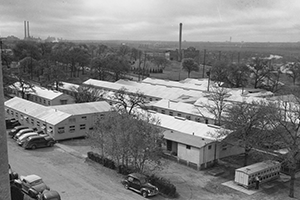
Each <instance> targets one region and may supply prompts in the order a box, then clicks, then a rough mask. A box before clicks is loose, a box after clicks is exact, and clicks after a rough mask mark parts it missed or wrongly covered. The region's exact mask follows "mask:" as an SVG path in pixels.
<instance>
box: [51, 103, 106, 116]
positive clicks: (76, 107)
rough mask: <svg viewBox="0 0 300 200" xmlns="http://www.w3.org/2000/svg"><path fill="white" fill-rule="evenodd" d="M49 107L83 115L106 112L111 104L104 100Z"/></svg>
mask: <svg viewBox="0 0 300 200" xmlns="http://www.w3.org/2000/svg"><path fill="white" fill-rule="evenodd" d="M50 107H51V108H54V109H57V110H59V111H62V112H65V113H68V114H71V115H83V114H93V113H101V112H108V111H110V109H111V106H110V105H109V104H108V103H107V102H106V101H96V102H88V103H76V104H65V105H57V106H50Z"/></svg>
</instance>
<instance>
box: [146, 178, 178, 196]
mask: <svg viewBox="0 0 300 200" xmlns="http://www.w3.org/2000/svg"><path fill="white" fill-rule="evenodd" d="M149 182H150V183H151V184H152V185H154V186H156V187H157V188H158V190H159V192H160V193H162V194H164V195H166V196H168V197H176V196H177V192H176V187H175V186H174V185H173V184H172V183H170V181H169V180H167V179H164V178H161V177H157V176H155V175H153V174H152V175H151V176H149Z"/></svg>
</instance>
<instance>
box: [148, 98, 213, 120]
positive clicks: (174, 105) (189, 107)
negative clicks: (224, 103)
mask: <svg viewBox="0 0 300 200" xmlns="http://www.w3.org/2000/svg"><path fill="white" fill-rule="evenodd" d="M149 105H151V106H153V107H156V108H161V109H169V110H173V111H177V112H182V113H187V114H191V115H197V116H205V117H207V118H211V119H214V118H215V117H214V115H213V114H211V113H210V112H208V111H207V109H205V108H204V107H199V106H194V105H193V104H189V103H183V102H176V101H170V100H168V99H162V100H160V101H157V102H150V103H149Z"/></svg>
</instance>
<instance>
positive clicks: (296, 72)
mask: <svg viewBox="0 0 300 200" xmlns="http://www.w3.org/2000/svg"><path fill="white" fill-rule="evenodd" d="M286 75H288V76H289V77H290V78H291V79H292V80H293V84H294V85H295V84H296V80H297V79H298V78H299V77H300V63H299V62H294V63H290V64H289V65H288V71H287V72H286Z"/></svg>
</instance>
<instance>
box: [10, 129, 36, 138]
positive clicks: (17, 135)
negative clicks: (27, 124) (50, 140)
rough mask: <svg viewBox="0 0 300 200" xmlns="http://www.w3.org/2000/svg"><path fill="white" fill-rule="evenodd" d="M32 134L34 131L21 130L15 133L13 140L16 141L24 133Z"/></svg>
mask: <svg viewBox="0 0 300 200" xmlns="http://www.w3.org/2000/svg"><path fill="white" fill-rule="evenodd" d="M32 132H34V131H33V129H31V128H26V129H22V130H20V131H18V132H17V133H16V135H15V136H14V140H18V139H19V138H20V137H21V136H22V135H24V134H25V133H32Z"/></svg>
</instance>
